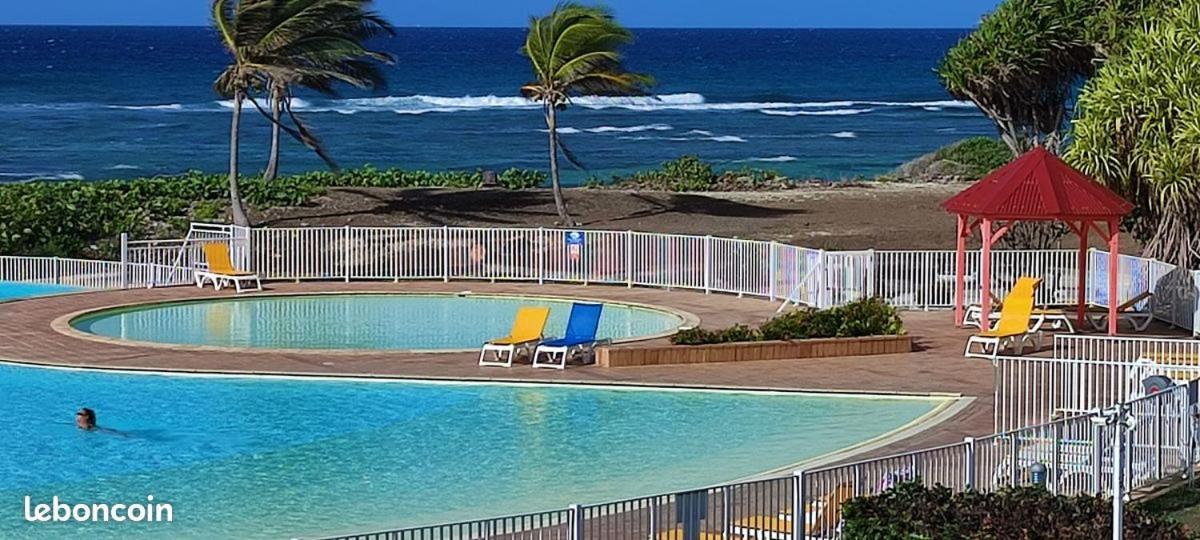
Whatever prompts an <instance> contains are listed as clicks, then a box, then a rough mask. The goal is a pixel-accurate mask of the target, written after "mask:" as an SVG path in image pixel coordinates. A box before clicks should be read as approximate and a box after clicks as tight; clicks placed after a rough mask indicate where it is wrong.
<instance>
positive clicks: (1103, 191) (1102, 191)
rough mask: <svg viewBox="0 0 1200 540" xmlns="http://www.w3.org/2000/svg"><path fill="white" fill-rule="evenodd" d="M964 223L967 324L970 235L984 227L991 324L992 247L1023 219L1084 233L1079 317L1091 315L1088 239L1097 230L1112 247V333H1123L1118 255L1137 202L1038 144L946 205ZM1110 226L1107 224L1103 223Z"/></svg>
mask: <svg viewBox="0 0 1200 540" xmlns="http://www.w3.org/2000/svg"><path fill="white" fill-rule="evenodd" d="M942 208H945V209H946V210H947V211H948V212H950V213H952V214H955V215H956V216H957V221H958V242H957V250H958V253H957V255H956V258H955V287H956V288H955V298H954V318H955V322H956V323H957V324H959V325H962V324H963V311H964V310H963V303H964V297H965V296H964V292H965V290H966V283H965V282H966V268H967V255H966V251H967V238H969V237H970V236H971V235H972V233H973V232H974V230H975V229H979V232H980V235H981V236H982V240H983V249H982V261H980V275H979V284H980V296H979V299H980V308H981V309H980V315H979V320H980V321H981V322H982V323H983V324H984V327H985V328H986V325H987V321H988V320H990V319H989V316H990V315H991V308H992V306H991V304H992V302H991V290H990V289H991V279H992V245H993V244H995V243H996V241H997V240H999V239H1000V238H1002V237H1003V236H1004V234H1005V233H1007V232H1008V231H1009V229H1010V228H1011V227H1012V225H1013V224H1014V223H1017V222H1019V221H1061V222H1063V223H1065V224H1066V225H1067V227H1069V228H1070V229H1071V231H1072V232H1074V233H1075V234H1076V235H1078V236H1079V282H1078V292H1079V294H1078V302H1077V307H1078V318H1079V324H1080V325H1081V326H1082V325H1083V323H1084V317H1085V316H1086V313H1087V287H1086V283H1087V264H1088V253H1087V250H1088V237H1089V236H1090V234H1091V232H1092V231H1095V232H1096V234H1098V235H1099V236H1100V237H1101V238H1103V239H1105V241H1106V243H1107V245H1108V257H1109V264H1108V268H1109V272H1108V298H1109V302H1108V333H1109V335H1113V334H1116V333H1117V314H1116V310H1117V305H1118V304H1119V303H1120V302H1118V301H1117V274H1118V273H1119V272H1118V269H1119V268H1120V266H1119V260H1118V253H1117V237H1118V236H1119V231H1118V226H1119V225H1120V220H1121V218H1122V217H1124V216H1125V215H1126V214H1128V213H1129V212H1130V211H1131V210H1133V205H1132V204H1130V203H1129V202H1128V201H1126V200H1125V199H1122V198H1121V197H1120V196H1118V195H1117V194H1116V193H1113V192H1112V191H1111V190H1109V189H1108V188H1106V187H1104V186H1102V185H1100V184H1098V183H1096V182H1095V181H1093V180H1092V179H1091V178H1088V177H1087V175H1085V174H1083V173H1081V172H1079V171H1077V170H1075V169H1074V168H1072V167H1071V166H1070V165H1067V164H1066V163H1064V162H1063V161H1062V160H1061V159H1059V158H1058V156H1055V155H1054V154H1053V153H1051V152H1049V151H1047V150H1046V149H1044V148H1041V147H1037V148H1034V149H1033V150H1031V151H1029V152H1028V153H1026V154H1024V155H1022V156H1021V157H1019V158H1017V159H1016V160H1014V161H1012V162H1011V163H1009V164H1008V165H1005V166H1003V167H1001V168H999V169H996V170H995V171H993V172H992V173H991V174H989V175H987V176H986V177H984V178H983V179H982V180H979V181H978V182H976V183H975V184H973V185H972V186H971V187H968V188H967V189H964V190H963V191H962V192H961V193H959V194H957V195H955V196H953V197H951V198H950V199H949V200H947V201H946V202H943V203H942ZM1102 224H1103V225H1104V226H1103V227H1101V225H1102Z"/></svg>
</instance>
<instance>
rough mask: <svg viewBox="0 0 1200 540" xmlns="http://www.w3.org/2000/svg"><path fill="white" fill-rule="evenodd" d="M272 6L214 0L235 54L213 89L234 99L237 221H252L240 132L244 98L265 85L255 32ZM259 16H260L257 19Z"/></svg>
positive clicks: (233, 204)
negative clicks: (241, 179)
mask: <svg viewBox="0 0 1200 540" xmlns="http://www.w3.org/2000/svg"><path fill="white" fill-rule="evenodd" d="M267 7H268V2H267V1H266V0H242V1H238V0H213V3H212V18H213V26H214V27H216V29H217V32H218V33H219V34H220V36H221V44H222V45H223V46H224V47H225V50H226V51H227V52H229V54H230V56H231V57H232V62H231V63H230V64H229V65H228V66H226V67H225V69H224V70H222V71H221V74H220V75H218V76H217V80H216V82H214V83H213V89H214V90H216V92H217V94H219V95H221V96H222V97H226V98H230V99H231V100H232V106H233V115H232V121H231V123H230V127H229V203H230V204H229V207H230V208H229V210H230V213H232V214H233V222H234V224H237V225H242V226H246V225H249V224H250V218H249V217H247V215H246V208H245V206H243V204H242V196H241V192H240V191H239V190H238V142H239V141H238V136H239V134H240V131H241V124H242V102H243V101H245V99H246V95H247V94H248V93H249V92H251V91H253V90H255V89H257V88H261V86H262V84H263V81H264V76H263V73H262V71H261V69H260V66H259V65H257V64H256V63H255V59H254V57H253V54H254V51H253V50H252V49H251V44H252V43H253V39H252V38H251V35H250V34H251V33H252V30H253V28H254V26H256V25H262V24H263V23H262V21H261V19H262V14H263V12H264V11H265V8H267ZM256 19H258V20H256Z"/></svg>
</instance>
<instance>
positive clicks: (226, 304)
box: [72, 294, 684, 350]
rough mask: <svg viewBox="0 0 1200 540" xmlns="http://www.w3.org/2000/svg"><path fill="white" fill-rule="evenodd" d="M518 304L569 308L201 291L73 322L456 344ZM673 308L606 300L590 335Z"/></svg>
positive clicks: (402, 345) (280, 344) (319, 345)
mask: <svg viewBox="0 0 1200 540" xmlns="http://www.w3.org/2000/svg"><path fill="white" fill-rule="evenodd" d="M521 306H547V307H549V308H550V321H549V323H548V324H547V328H546V334H547V335H551V336H555V335H561V334H562V331H563V329H564V328H565V327H566V322H567V317H568V316H569V315H570V312H571V302H570V301H569V300H562V299H549V298H532V297H530V298H522V297H504V296H476V295H467V296H458V295H446V294H428V295H417V294H325V295H310V296H266V297H247V298H235V299H228V300H204V301H195V302H179V303H171V304H157V305H150V306H144V307H137V308H132V309H118V310H114V311H105V312H100V313H97V314H93V315H88V316H84V317H82V318H79V319H76V320H75V321H73V322H72V324H73V325H74V327H75V328H76V329H78V330H81V331H84V332H88V333H92V334H96V335H100V336H106V337H110V338H117V339H124V340H133V341H147V342H157V343H171V344H179V345H215V346H222V347H263V348H276V349H360V350H459V349H472V348H477V347H479V345H480V344H482V343H483V342H485V341H487V340H489V339H495V338H498V337H502V336H505V335H508V331H509V329H510V328H511V326H512V321H513V317H514V316H515V315H516V313H517V309H518V308H520V307H521ZM683 323H684V320H683V318H682V317H681V316H680V315H677V314H675V313H670V312H667V311H662V310H657V309H650V308H645V307H639V306H631V305H625V304H605V306H604V312H603V314H602V316H601V318H600V330H599V333H598V335H599V337H601V338H610V339H614V340H620V339H631V338H639V337H647V336H654V335H661V334H664V333H670V332H673V331H675V330H676V329H678V328H679V326H680V325H682V324H683Z"/></svg>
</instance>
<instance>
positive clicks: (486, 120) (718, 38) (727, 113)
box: [0, 26, 994, 183]
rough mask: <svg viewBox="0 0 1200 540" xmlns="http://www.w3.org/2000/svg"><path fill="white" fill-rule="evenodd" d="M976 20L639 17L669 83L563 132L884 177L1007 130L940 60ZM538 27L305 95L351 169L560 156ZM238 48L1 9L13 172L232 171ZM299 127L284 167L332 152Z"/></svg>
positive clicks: (430, 47)
mask: <svg viewBox="0 0 1200 540" xmlns="http://www.w3.org/2000/svg"><path fill="white" fill-rule="evenodd" d="M966 32H967V31H966V30H803V29H801V30H683V29H636V30H635V34H636V37H637V41H636V43H635V44H634V45H632V46H631V47H630V48H629V49H628V51H627V64H628V66H629V67H630V68H631V69H633V70H636V71H642V72H645V73H649V74H651V75H653V76H654V77H655V79H656V81H657V84H656V86H655V87H654V88H653V95H652V96H646V97H636V98H597V97H584V98H580V99H577V100H576V101H575V103H574V105H573V106H572V107H571V108H570V109H569V110H568V111H567V112H566V113H564V114H563V115H562V116H561V120H560V125H561V126H563V127H562V138H563V140H564V142H565V143H566V144H567V145H568V147H570V149H571V150H572V151H573V152H574V154H575V155H576V156H577V157H578V159H579V160H580V161H581V162H582V164H583V165H584V167H585V168H584V169H582V170H576V169H565V175H566V176H565V178H566V180H567V181H568V182H569V183H582V182H584V181H585V180H586V179H587V178H588V177H592V176H595V177H599V178H602V179H607V178H610V177H611V175H613V174H617V173H621V172H627V171H630V170H635V169H639V168H646V167H651V166H655V165H657V164H658V163H660V162H662V161H665V160H669V159H673V158H676V157H679V156H681V155H684V154H695V155H699V156H700V157H702V158H704V159H706V160H709V161H712V162H714V163H717V164H719V165H721V166H724V167H742V166H748V167H758V168H769V169H775V170H779V171H781V172H784V173H786V174H788V175H791V176H794V177H819V178H827V179H843V178H855V177H861V176H873V175H876V174H879V173H883V172H886V171H888V170H890V169H892V168H893V167H895V166H897V165H899V164H900V163H902V162H904V161H907V160H909V159H911V158H914V157H916V156H918V155H920V154H923V153H925V152H929V151H932V150H935V149H937V148H939V147H941V146H943V145H945V144H948V143H951V142H954V141H956V140H959V139H962V138H965V137H968V136H973V135H991V134H993V133H994V131H993V129H992V127H991V124H990V123H989V122H988V121H987V120H986V119H985V118H984V117H983V116H982V115H981V114H980V113H979V111H978V110H977V109H976V108H975V107H974V106H972V105H971V104H969V103H964V102H959V101H954V100H953V99H952V98H950V97H949V96H948V95H947V94H946V92H945V90H944V89H942V87H941V86H940V85H939V83H938V80H937V77H936V75H935V74H934V71H933V69H934V67H935V66H936V65H937V62H938V60H939V59H940V58H941V56H942V55H943V54H944V52H945V51H946V49H947V48H949V47H950V46H952V45H953V44H954V43H955V42H956V41H957V40H958V39H959V38H961V37H962V36H963V35H965V33H966ZM523 39H524V31H523V30H522V29H451V28H402V29H400V30H399V32H398V35H397V36H396V37H395V38H394V39H392V40H389V41H387V42H384V43H380V44H378V46H379V47H381V48H385V49H386V50H388V51H390V52H392V53H394V54H395V55H396V56H397V62H396V64H395V65H394V66H389V67H387V68H386V73H387V78H388V82H389V84H388V87H387V88H385V89H379V90H376V91H371V92H364V91H359V90H355V89H345V90H344V91H343V92H342V93H341V94H340V95H338V96H336V97H325V96H320V95H313V94H303V93H302V94H300V97H299V99H298V100H297V102H296V103H295V104H294V108H295V109H296V110H297V111H298V113H299V114H300V115H302V117H303V118H304V119H306V120H307V121H308V123H309V124H310V125H311V126H313V127H314V128H315V131H316V132H317V134H318V135H319V136H320V137H321V138H322V139H323V140H324V142H325V143H326V145H327V146H328V147H329V149H330V151H331V153H332V155H333V156H334V158H335V159H336V160H337V161H338V163H339V165H341V166H343V167H353V166H360V165H364V164H371V165H375V166H378V167H391V166H396V167H403V168H410V169H432V170H445V169H493V170H503V169H505V168H508V167H527V168H541V169H544V168H545V167H546V135H545V132H544V131H543V130H544V129H545V125H544V122H543V120H542V117H541V113H540V110H539V108H538V107H537V106H536V105H532V104H529V103H527V102H525V101H524V100H523V99H521V98H520V97H519V95H518V88H519V87H520V86H521V84H522V83H524V82H526V81H527V80H528V77H529V67H528V65H527V62H526V60H525V59H524V58H523V57H521V56H520V54H519V48H520V46H521V43H522V41H523ZM225 62H226V56H225V54H224V52H223V50H222V49H221V47H220V44H219V42H218V40H217V38H216V36H215V35H214V34H213V32H212V30H210V29H208V28H202V27H195V28H148V27H21V26H0V181H8V182H14V181H26V180H30V179H35V178H52V179H81V178H82V179H102V178H122V177H132V176H153V175H160V174H173V173H179V172H182V171H185V170H189V169H199V170H203V171H210V172H220V171H223V170H225V169H226V167H227V162H228V154H227V152H228V129H229V108H228V106H227V104H225V103H222V102H221V101H220V100H219V99H218V97H217V96H216V94H215V93H214V92H213V90H212V81H213V79H214V78H215V76H216V75H217V73H218V72H219V71H220V70H221V69H222V67H223V66H224V64H225ZM245 118H246V122H244V124H246V125H245V126H244V129H243V139H242V141H243V145H242V167H243V171H246V172H254V171H258V170H261V169H262V167H263V166H264V165H265V162H266V153H267V147H268V144H269V138H268V123H267V122H266V121H265V120H264V119H262V118H260V117H257V113H255V112H254V111H253V110H251V111H249V114H248V115H246V116H245ZM322 167H323V165H322V163H321V162H320V161H319V160H318V159H317V158H316V157H315V156H313V155H312V154H311V153H309V152H308V151H307V150H306V149H305V148H303V147H302V146H300V145H299V144H296V143H294V142H292V141H290V140H289V141H287V144H286V146H285V147H284V153H283V157H282V169H283V171H284V172H296V171H305V170H312V169H318V168H322Z"/></svg>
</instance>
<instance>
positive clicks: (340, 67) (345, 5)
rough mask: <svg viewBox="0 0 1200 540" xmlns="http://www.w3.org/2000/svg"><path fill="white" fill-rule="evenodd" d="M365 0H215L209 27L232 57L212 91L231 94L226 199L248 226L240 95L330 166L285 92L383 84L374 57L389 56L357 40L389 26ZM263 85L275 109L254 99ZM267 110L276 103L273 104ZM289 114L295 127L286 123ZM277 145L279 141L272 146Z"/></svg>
mask: <svg viewBox="0 0 1200 540" xmlns="http://www.w3.org/2000/svg"><path fill="white" fill-rule="evenodd" d="M369 4H370V0H214V1H213V4H212V16H213V25H214V26H215V27H216V28H217V31H218V33H219V34H220V36H221V41H222V44H223V45H224V47H225V49H226V50H227V51H228V52H229V54H230V56H231V57H232V62H231V63H230V64H229V65H228V66H227V67H226V68H225V69H224V70H223V71H222V72H221V74H220V75H219V76H218V77H217V80H216V82H215V83H214V89H215V90H216V91H217V93H218V94H220V95H222V96H224V97H228V98H231V100H232V109H233V117H232V122H231V125H230V137H229V140H230V143H229V147H230V148H229V196H230V208H231V213H232V214H233V221H234V223H235V224H238V225H248V224H249V218H248V217H247V215H246V211H245V208H244V206H243V204H242V200H241V193H240V191H239V189H238V147H239V146H238V143H239V140H238V139H239V132H240V126H241V113H242V107H243V105H244V102H245V101H246V100H250V101H251V102H252V103H253V104H254V106H255V107H256V108H257V109H259V111H260V112H263V113H264V115H267V116H268V117H270V118H271V119H272V125H273V127H274V128H276V129H282V130H283V131H285V132H287V133H288V134H289V135H291V136H293V137H295V138H296V139H297V140H299V141H300V142H302V143H303V144H304V145H305V146H308V147H309V148H311V149H313V150H314V151H315V152H316V153H317V154H318V155H319V156H320V157H321V158H322V159H323V160H325V161H326V162H327V163H329V164H330V166H331V167H333V168H336V164H334V163H333V161H332V159H331V158H330V157H329V155H328V154H327V153H326V152H325V151H324V149H323V148H322V147H321V145H320V142H319V141H318V140H317V139H316V137H314V136H313V135H312V133H311V131H310V130H308V129H307V127H305V126H304V124H303V123H302V122H300V121H299V119H298V118H297V117H296V116H295V115H294V114H292V112H291V109H290V102H291V100H290V96H287V95H284V90H283V89H285V88H286V87H287V86H290V85H292V84H300V85H302V86H305V87H309V88H314V89H317V90H320V91H330V92H331V91H332V84H333V83H335V82H338V81H341V82H346V83H350V84H355V85H371V84H376V83H378V82H380V81H382V77H381V76H380V75H379V72H378V68H377V67H376V66H375V65H374V63H373V62H374V61H390V57H389V56H387V55H385V54H383V53H377V52H374V51H370V50H368V49H366V48H365V46H364V45H363V42H364V41H365V40H366V39H368V38H370V37H373V36H376V35H380V34H383V33H390V32H391V27H390V26H389V25H388V24H387V22H386V21H383V20H382V19H381V18H380V17H379V16H378V15H376V14H374V13H372V12H370V11H368V10H367V9H366V8H367V6H369ZM263 90H267V91H269V92H270V93H271V94H272V99H275V98H278V99H279V100H280V106H279V110H280V113H279V114H276V113H274V112H272V113H267V112H266V111H263V109H262V108H261V106H259V104H258V102H257V101H255V100H254V95H255V93H257V92H260V91H263ZM273 108H275V107H274V106H273ZM283 112H287V113H288V115H289V118H290V119H291V121H292V123H293V125H294V126H295V127H294V128H292V127H287V126H285V125H284V124H283V123H282V122H281V121H280V120H281V114H282V113H283ZM274 147H275V149H278V143H277V142H276V144H275V145H274Z"/></svg>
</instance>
